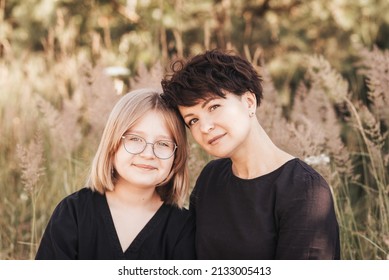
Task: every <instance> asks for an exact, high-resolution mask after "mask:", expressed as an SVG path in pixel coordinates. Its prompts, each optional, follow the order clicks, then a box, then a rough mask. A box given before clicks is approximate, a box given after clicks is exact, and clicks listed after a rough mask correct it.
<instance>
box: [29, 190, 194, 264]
mask: <svg viewBox="0 0 389 280" xmlns="http://www.w3.org/2000/svg"><path fill="white" fill-rule="evenodd" d="M130 222H131V219H130V217H129V223H130ZM195 257H196V256H195V250H194V220H193V219H192V216H191V215H190V214H189V211H188V210H185V209H183V210H180V209H178V208H176V207H173V206H170V205H166V204H162V206H161V207H160V208H159V209H158V210H157V212H156V213H155V215H154V216H153V217H152V218H151V219H150V221H149V222H148V223H147V224H146V226H145V227H144V228H143V229H142V230H141V231H140V232H139V234H138V235H137V236H136V238H135V239H134V240H133V242H132V243H131V245H130V246H129V247H128V249H127V250H126V251H125V252H123V250H122V248H121V245H120V242H119V238H118V236H117V233H116V230H115V227H114V223H113V220H112V216H111V213H110V210H109V207H108V203H107V200H106V196H105V195H101V194H99V193H98V192H93V191H92V190H90V189H87V188H84V189H81V190H80V191H78V192H75V193H74V194H71V195H70V196H68V197H66V198H65V199H64V200H62V201H61V202H60V203H59V205H58V206H57V207H56V209H55V210H54V213H53V215H52V217H51V218H50V221H49V223H48V225H47V228H46V230H45V232H44V235H43V237H42V240H41V243H40V246H39V248H38V252H37V254H36V259H60V260H65V259H84V260H85V259H87V260H92V259H101V260H115V259H116V260H120V259H123V260H124V259H138V260H146V259H194V258H195Z"/></svg>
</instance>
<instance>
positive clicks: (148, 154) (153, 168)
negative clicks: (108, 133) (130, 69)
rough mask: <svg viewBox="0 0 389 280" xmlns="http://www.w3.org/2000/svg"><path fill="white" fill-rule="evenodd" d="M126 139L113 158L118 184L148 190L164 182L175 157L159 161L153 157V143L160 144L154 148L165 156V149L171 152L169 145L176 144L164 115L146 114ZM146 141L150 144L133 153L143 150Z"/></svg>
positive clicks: (127, 134) (126, 135)
mask: <svg viewBox="0 0 389 280" xmlns="http://www.w3.org/2000/svg"><path fill="white" fill-rule="evenodd" d="M124 136H125V139H122V143H121V144H120V145H119V148H118V150H117V152H116V154H115V158H114V166H115V169H116V171H117V173H118V181H117V184H123V183H124V184H130V185H132V186H135V187H140V188H148V187H155V186H156V185H157V184H159V183H161V182H162V181H163V180H165V179H166V178H167V176H168V175H169V172H170V170H171V169H172V165H173V161H174V154H173V155H172V156H171V157H170V158H168V159H160V158H158V157H157V156H156V155H155V154H154V152H153V145H152V144H150V143H156V142H157V141H159V142H157V143H156V144H155V145H154V149H160V150H161V149H162V154H163V153H164V151H165V150H166V149H170V148H169V147H170V146H169V145H171V144H172V143H174V141H173V137H172V135H171V133H170V130H169V129H168V127H167V125H166V122H165V120H164V118H163V117H162V115H161V113H158V112H155V111H150V112H148V113H146V114H145V115H144V116H143V117H142V118H141V119H140V120H139V121H138V122H137V123H135V125H134V126H133V127H132V128H131V129H129V130H128V131H127V132H126V133H125V135H124ZM144 142H147V143H149V144H147V145H146V148H145V149H144V150H143V151H142V152H140V153H138V154H135V153H134V152H138V151H139V147H138V146H139V145H140V146H141V147H142V145H144ZM125 145H126V147H125ZM157 145H159V147H158V148H157V147H156V146H157ZM134 147H135V148H134ZM126 149H127V150H126ZM129 151H130V152H133V153H130V152H129Z"/></svg>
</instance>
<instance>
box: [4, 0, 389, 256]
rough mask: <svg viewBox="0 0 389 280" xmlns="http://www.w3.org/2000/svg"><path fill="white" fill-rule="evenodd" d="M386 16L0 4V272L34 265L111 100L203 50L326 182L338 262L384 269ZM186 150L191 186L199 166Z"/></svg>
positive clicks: (278, 1) (170, 4)
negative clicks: (254, 91)
mask: <svg viewBox="0 0 389 280" xmlns="http://www.w3.org/2000/svg"><path fill="white" fill-rule="evenodd" d="M388 14H389V2H388V1H384V0H363V1H362V0H357V1H355V0H327V1H324V0H310V1H297V0H296V1H293V0H262V1H261V0H260V1H254V0H253V1H243V0H238V1H232V0H215V1H195V0H189V1H183V0H170V1H163V0H147V1H146V0H121V1H120V0H116V1H115V0H104V1H103V0H99V1H97V0H86V1H76V0H59V1H51V0H31V1H18V0H0V133H1V136H0V191H1V194H2V195H1V197H0V213H1V214H0V259H32V258H34V255H35V252H36V249H37V245H38V244H39V239H40V237H41V235H42V233H43V230H44V228H45V226H46V224H47V222H48V219H49V217H50V215H51V213H52V211H53V209H54V207H55V206H56V205H57V204H58V202H59V201H60V200H61V199H62V198H63V197H64V196H66V195H68V194H70V193H72V192H74V191H76V190H78V189H80V188H81V187H82V186H83V185H84V180H85V176H86V174H87V171H88V168H89V164H90V162H91V160H92V157H93V154H94V152H95V150H96V148H97V145H98V142H99V140H100V137H101V133H102V129H103V127H104V125H105V121H106V118H107V115H108V113H109V112H110V110H111V108H112V107H113V105H114V104H115V102H116V100H117V99H118V98H119V97H120V95H122V94H125V93H126V92H128V91H129V90H132V89H135V88H138V87H142V86H159V82H160V79H161V77H162V76H163V75H164V74H165V73H166V72H167V71H168V65H169V62H170V61H171V60H173V59H174V58H175V57H181V56H190V55H192V54H195V53H197V52H200V51H202V50H205V49H210V48H215V47H220V48H231V49H235V50H236V51H237V52H238V53H240V54H242V55H244V56H246V57H247V58H248V59H249V60H250V61H252V63H253V64H254V65H255V66H256V67H257V69H258V71H259V72H260V73H261V74H262V75H263V77H264V95H265V100H264V102H263V104H262V105H261V107H260V108H259V110H258V112H257V116H258V118H259V120H260V122H261V124H262V125H263V126H264V128H265V130H266V131H267V132H268V133H269V134H270V136H271V137H272V139H273V140H274V141H275V142H276V144H278V145H279V146H280V147H282V148H283V149H285V150H287V151H289V152H290V153H292V154H293V155H295V156H298V157H300V158H301V159H303V160H305V161H306V162H308V163H309V164H311V165H312V166H313V167H314V168H315V169H317V170H318V171H319V172H320V173H321V174H322V175H323V176H324V177H325V178H326V179H327V181H328V182H329V184H330V186H331V188H332V191H333V194H334V198H335V202H336V212H337V216H338V220H339V223H340V230H341V246H342V258H343V259H389V217H388V216H389V182H388V179H389V178H388V177H389V176H388V174H389V172H388V171H389V170H388V164H389V143H388V142H389V140H388V125H389V109H388V108H389V51H388V48H389V39H388V38H389V18H388V16H387V15H388ZM259 144H260V143H259ZM190 145H191V148H192V149H191V151H192V152H191V155H190V158H189V164H190V170H191V179H192V185H193V184H194V181H195V179H196V177H197V175H198V173H199V171H200V170H201V169H202V167H203V166H204V165H205V164H206V163H207V162H208V161H209V160H210V159H211V158H210V157H209V156H207V155H206V154H205V153H204V152H203V151H202V150H201V149H200V148H199V147H198V146H197V145H196V143H194V142H193V141H192V140H190Z"/></svg>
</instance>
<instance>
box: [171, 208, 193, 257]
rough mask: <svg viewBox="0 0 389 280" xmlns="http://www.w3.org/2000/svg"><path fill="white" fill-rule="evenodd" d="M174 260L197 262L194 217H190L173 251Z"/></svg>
mask: <svg viewBox="0 0 389 280" xmlns="http://www.w3.org/2000/svg"><path fill="white" fill-rule="evenodd" d="M173 259H176V260H195V259H196V250H195V221H194V219H193V216H192V215H189V217H188V219H187V220H186V222H185V224H184V226H183V228H182V231H181V233H180V235H179V237H178V239H177V244H176V245H175V248H174V251H173Z"/></svg>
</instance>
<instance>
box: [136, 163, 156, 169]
mask: <svg viewBox="0 0 389 280" xmlns="http://www.w3.org/2000/svg"><path fill="white" fill-rule="evenodd" d="M133 165H134V166H135V167H138V168H142V169H147V170H154V169H157V168H156V167H154V166H152V165H148V164H133Z"/></svg>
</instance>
